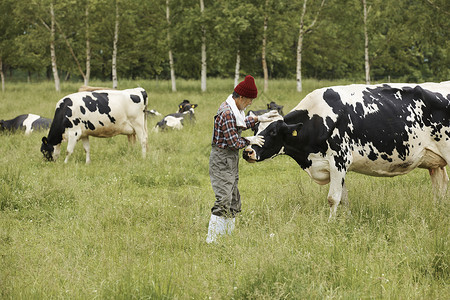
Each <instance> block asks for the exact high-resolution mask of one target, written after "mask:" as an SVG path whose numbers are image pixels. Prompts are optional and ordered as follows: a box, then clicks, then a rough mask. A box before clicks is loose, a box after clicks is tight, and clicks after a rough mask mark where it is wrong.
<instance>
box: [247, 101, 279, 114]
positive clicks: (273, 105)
mask: <svg viewBox="0 0 450 300" xmlns="http://www.w3.org/2000/svg"><path fill="white" fill-rule="evenodd" d="M283 107H284V106H283V105H278V104H276V103H275V102H274V101H271V102H270V103H267V109H262V110H249V111H248V113H247V116H249V115H250V114H253V115H255V116H260V115H262V114H265V113H267V112H269V111H271V110H276V111H278V113H279V114H280V115H282V116H284V113H283Z"/></svg>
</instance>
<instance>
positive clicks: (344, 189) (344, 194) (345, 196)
mask: <svg viewBox="0 0 450 300" xmlns="http://www.w3.org/2000/svg"><path fill="white" fill-rule="evenodd" d="M341 203H342V204H343V205H344V208H345V210H346V211H347V215H349V216H350V215H351V211H350V203H349V201H348V190H347V187H346V186H345V182H344V184H343V185H342V195H341Z"/></svg>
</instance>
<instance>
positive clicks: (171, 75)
mask: <svg viewBox="0 0 450 300" xmlns="http://www.w3.org/2000/svg"><path fill="white" fill-rule="evenodd" d="M169 4H170V0H166V19H167V45H169V66H170V80H171V81H172V92H176V91H177V84H176V81H175V68H174V65H173V55H172V45H171V37H170V29H171V26H170V25H171V21H170V6H169Z"/></svg>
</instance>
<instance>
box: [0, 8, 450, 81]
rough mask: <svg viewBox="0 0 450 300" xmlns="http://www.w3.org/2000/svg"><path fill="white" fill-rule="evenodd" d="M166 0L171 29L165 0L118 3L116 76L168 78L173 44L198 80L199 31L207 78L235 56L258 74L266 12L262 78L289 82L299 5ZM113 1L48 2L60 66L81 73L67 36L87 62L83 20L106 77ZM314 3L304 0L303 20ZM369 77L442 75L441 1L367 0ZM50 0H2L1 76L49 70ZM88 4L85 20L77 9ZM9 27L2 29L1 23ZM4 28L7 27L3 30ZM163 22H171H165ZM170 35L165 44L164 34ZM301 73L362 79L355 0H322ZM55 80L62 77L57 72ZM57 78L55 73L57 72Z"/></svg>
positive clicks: (448, 46) (183, 71)
mask: <svg viewBox="0 0 450 300" xmlns="http://www.w3.org/2000/svg"><path fill="white" fill-rule="evenodd" d="M204 2H205V11H204V13H203V14H200V7H199V1H198V0H171V1H170V3H169V6H170V11H171V17H170V26H169V25H168V24H167V21H166V15H165V12H166V1H163V0H152V1H144V2H139V1H131V0H121V1H119V9H120V20H119V23H120V25H119V27H120V28H119V42H118V65H117V68H118V76H119V78H120V80H122V79H123V78H128V79H140V78H147V79H148V78H162V79H168V78H170V68H169V62H168V50H169V47H168V46H170V48H171V49H172V52H173V56H174V67H175V74H176V77H177V78H185V79H197V78H198V77H199V76H200V68H201V54H200V48H201V36H202V34H201V32H202V28H204V29H205V31H206V43H207V45H206V48H207V65H208V70H207V72H208V77H217V78H220V77H222V78H231V77H232V76H233V74H234V68H235V64H236V54H237V51H238V49H239V51H240V55H241V73H242V74H253V75H255V76H257V77H261V76H262V75H263V71H262V64H261V53H262V32H263V20H264V17H265V16H267V17H268V28H267V51H266V61H267V65H268V69H269V76H270V78H290V79H293V78H295V75H296V74H295V73H296V50H297V40H298V34H299V21H300V15H301V11H302V7H303V1H301V0H295V1H285V0H283V1H275V0H268V1H267V6H266V1H261V0H258V1H256V0H252V1H245V2H242V1H236V0H232V1H230V0H228V1H222V0H220V1H219V0H217V1H204ZM114 3H115V2H114V0H84V1H73V0H64V1H57V2H55V7H54V8H55V16H56V21H57V22H58V24H59V25H60V28H61V31H59V30H57V34H56V55H57V64H58V68H59V70H60V72H61V73H62V74H63V75H64V76H65V77H67V78H70V77H72V78H73V79H74V80H79V79H80V78H81V75H80V72H79V70H78V67H77V65H76V63H75V61H74V59H73V57H72V55H71V54H70V51H69V49H68V47H67V45H66V43H65V41H64V39H63V33H64V35H65V36H66V37H67V40H68V41H69V43H70V45H71V47H72V48H73V50H74V52H75V55H76V57H77V59H78V61H79V62H80V65H81V68H82V69H83V70H84V69H85V61H86V22H87V23H88V24H89V31H90V34H89V36H90V44H91V48H92V58H91V67H92V72H91V77H92V78H94V79H99V80H110V78H111V60H112V59H111V56H112V49H113V47H112V43H113V33H114V21H115V18H114V14H115V11H114V9H111V8H112V7H114ZM319 4H320V1H309V2H308V5H307V14H306V20H305V22H306V23H307V24H310V23H311V22H312V17H313V16H314V15H315V12H316V10H317V9H318V6H319ZM367 4H368V7H369V14H368V34H369V60H370V64H371V77H372V79H374V80H377V81H388V80H390V79H392V80H393V81H394V80H395V81H412V82H421V81H443V80H448V78H449V77H450V73H449V72H450V71H449V68H448V65H449V63H450V58H449V55H448V53H450V38H449V30H448V28H449V27H450V23H449V22H450V21H449V18H448V12H449V11H450V7H449V2H448V1H446V0H436V1H418V0H415V1H405V0H403V1H397V0H389V1H381V0H371V1H369V0H368V1H367ZM49 5H50V2H49V1H48V0H35V1H31V2H30V1H25V0H17V1H10V0H5V1H2V3H1V4H0V18H1V19H0V21H1V22H0V56H1V59H2V61H3V68H4V70H5V71H8V70H9V71H10V72H5V74H6V76H9V75H11V73H12V72H13V71H16V72H24V73H29V75H32V74H38V75H39V76H40V77H45V76H48V74H50V68H51V65H50V64H51V61H50V53H49V52H50V51H49V45H48V44H49V36H50V34H49V30H48V28H46V25H44V24H47V26H48V25H49V24H50V14H49ZM86 5H88V7H89V18H88V19H87V20H86V17H85V9H86ZM6 25H7V26H6ZM5 26H6V27H5ZM169 27H170V28H169ZM168 31H169V32H170V34H171V45H168V42H167V32H168ZM302 55H303V60H302V73H303V77H306V78H317V79H340V78H354V79H357V80H358V79H362V78H364V35H363V13H362V5H361V1H360V0H339V1H337V0H327V1H325V6H324V8H323V9H322V11H321V13H320V15H319V17H318V20H317V23H316V25H315V26H314V28H313V30H312V31H311V32H308V34H306V35H305V39H304V45H303V54H302ZM61 77H62V76H61ZM62 78H63V77H62Z"/></svg>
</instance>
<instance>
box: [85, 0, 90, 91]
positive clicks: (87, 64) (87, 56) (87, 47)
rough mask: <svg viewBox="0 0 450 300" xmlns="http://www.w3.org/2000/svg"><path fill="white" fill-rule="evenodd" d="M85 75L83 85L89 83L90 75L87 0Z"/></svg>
mask: <svg viewBox="0 0 450 300" xmlns="http://www.w3.org/2000/svg"><path fill="white" fill-rule="evenodd" d="M85 15H86V76H85V77H84V85H86V86H87V85H89V79H90V77H91V43H90V33H89V0H88V1H86V13H85Z"/></svg>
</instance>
